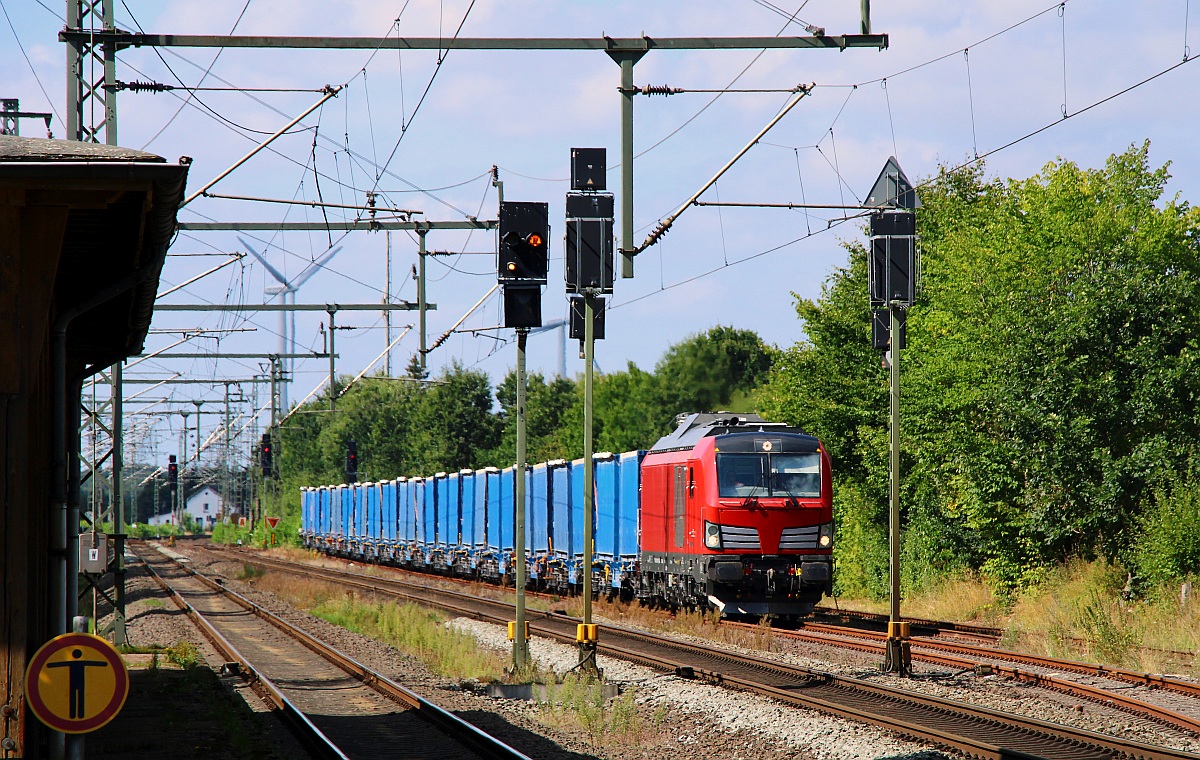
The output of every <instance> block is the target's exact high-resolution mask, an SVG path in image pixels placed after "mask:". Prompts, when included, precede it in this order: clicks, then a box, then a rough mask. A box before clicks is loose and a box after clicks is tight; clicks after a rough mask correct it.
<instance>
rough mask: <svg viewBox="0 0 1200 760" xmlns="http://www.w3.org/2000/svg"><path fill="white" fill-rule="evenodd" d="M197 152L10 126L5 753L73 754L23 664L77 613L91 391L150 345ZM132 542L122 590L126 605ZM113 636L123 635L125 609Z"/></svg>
mask: <svg viewBox="0 0 1200 760" xmlns="http://www.w3.org/2000/svg"><path fill="white" fill-rule="evenodd" d="M187 172H188V167H187V161H183V162H181V163H179V164H168V163H167V162H166V161H165V160H164V159H162V158H161V157H159V156H155V155H153V154H150V153H142V152H139V151H134V150H127V149H125V148H118V147H114V146H108V145H96V144H93V143H83V142H71V141H66V140H41V139H35V138H28V137H17V136H11V135H0V357H3V358H2V359H0V398H2V399H3V403H0V441H2V443H0V494H2V496H0V642H2V644H0V645H2V646H4V647H5V651H4V652H2V653H0V695H4V696H0V700H4V705H3V706H4V708H5V710H4V716H3V718H0V745H2V749H0V755H4V756H5V757H47V756H49V755H50V754H51V744H52V743H53V744H54V746H55V748H56V749H55V753H56V754H63V752H64V750H63V746H64V742H65V741H66V738H65V737H64V736H63V735H61V734H57V735H54V736H52V734H51V732H50V731H49V730H48V729H46V728H44V727H43V726H42V724H41V723H40V722H39V721H38V720H37V719H36V718H34V717H33V713H32V712H31V711H30V710H29V709H28V708H27V703H26V690H25V670H26V667H27V665H28V664H29V660H30V658H31V657H32V656H33V653H34V651H35V650H37V648H38V647H39V646H41V645H42V644H44V643H45V642H47V641H49V640H50V639H51V638H53V637H54V636H56V635H58V634H60V633H66V632H68V631H70V630H71V621H72V618H73V617H74V616H75V615H77V614H78V613H79V611H80V610H79V573H78V560H79V552H78V547H79V536H78V529H79V505H80V503H81V497H80V493H79V483H80V476H81V473H80V464H79V459H78V452H79V451H80V427H79V419H80V414H81V402H82V398H81V389H82V384H83V383H84V382H86V381H87V379H88V378H90V377H91V376H92V375H94V374H95V373H97V372H99V371H100V370H103V369H105V368H106V367H110V366H112V365H113V364H115V363H118V362H120V361H121V360H122V359H124V358H125V357H128V356H131V355H134V354H137V353H139V352H140V351H141V350H142V346H143V344H144V341H145V337H146V332H147V330H148V329H149V327H150V316H151V313H152V311H153V308H154V297H155V294H156V293H157V292H158V276H159V272H160V271H161V270H162V267H163V262H164V261H165V260H166V254H167V246H168V245H169V244H170V242H171V239H172V237H173V236H174V234H175V214H176V211H177V210H178V208H179V204H180V203H181V202H182V200H183V197H184V184H185V181H186V179H187ZM121 541H122V539H121V538H119V537H118V538H117V539H116V541H115V542H114V543H115V545H114V549H115V555H114V556H115V557H116V558H117V559H116V560H115V563H114V567H113V568H112V571H111V572H112V575H113V576H114V582H113V583H114V597H115V599H116V600H118V603H119V604H120V605H123V604H124V583H125V578H124V568H123V565H122V564H121V563H122V560H121V558H122V557H123V556H124V549H123V544H122V543H121ZM114 635H115V636H116V637H117V638H118V640H120V641H123V640H124V638H123V637H124V619H123V618H121V619H119V620H117V621H116V629H115V631H114Z"/></svg>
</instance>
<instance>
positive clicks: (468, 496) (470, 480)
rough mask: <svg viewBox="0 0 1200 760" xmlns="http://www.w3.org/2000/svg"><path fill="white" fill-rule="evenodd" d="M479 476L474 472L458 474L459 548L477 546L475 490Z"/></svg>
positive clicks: (467, 471) (464, 471)
mask: <svg viewBox="0 0 1200 760" xmlns="http://www.w3.org/2000/svg"><path fill="white" fill-rule="evenodd" d="M477 482H478V476H477V475H476V473H475V471H474V470H463V471H461V472H459V473H458V483H459V486H458V488H459V491H458V514H459V535H458V548H460V549H471V548H473V547H474V546H475V490H476V488H477V485H476V483H477Z"/></svg>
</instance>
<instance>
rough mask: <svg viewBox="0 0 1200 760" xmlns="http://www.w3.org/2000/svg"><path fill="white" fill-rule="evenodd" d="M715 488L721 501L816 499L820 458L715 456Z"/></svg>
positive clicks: (747, 455) (776, 455)
mask: <svg viewBox="0 0 1200 760" xmlns="http://www.w3.org/2000/svg"><path fill="white" fill-rule="evenodd" d="M717 486H718V491H719V495H720V496H721V497H722V498H746V497H750V496H759V497H781V496H783V497H786V496H794V497H797V498H805V499H809V498H819V497H820V496H821V455H820V454H819V453H816V452H814V453H811V454H718V455H717Z"/></svg>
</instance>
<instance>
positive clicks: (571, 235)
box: [564, 193, 613, 293]
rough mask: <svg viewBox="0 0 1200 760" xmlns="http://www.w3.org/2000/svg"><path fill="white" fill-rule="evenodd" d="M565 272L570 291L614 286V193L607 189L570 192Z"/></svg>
mask: <svg viewBox="0 0 1200 760" xmlns="http://www.w3.org/2000/svg"><path fill="white" fill-rule="evenodd" d="M564 273H565V275H566V280H567V292H568V293H581V292H583V291H584V290H591V291H593V292H596V293H611V292H612V289H613V196H612V195H610V194H608V193H568V194H567V254H566V266H565V268H564Z"/></svg>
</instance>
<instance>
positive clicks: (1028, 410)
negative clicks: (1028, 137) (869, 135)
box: [764, 145, 1200, 585]
mask: <svg viewBox="0 0 1200 760" xmlns="http://www.w3.org/2000/svg"><path fill="white" fill-rule="evenodd" d="M1147 149H1148V148H1147V146H1146V145H1143V146H1140V147H1133V148H1130V149H1129V150H1127V151H1126V152H1124V153H1122V154H1119V155H1115V156H1113V157H1111V158H1110V159H1109V160H1108V161H1107V162H1106V164H1105V166H1104V167H1103V168H1100V169H1091V170H1088V169H1081V168H1080V167H1078V166H1076V165H1075V164H1072V163H1070V162H1067V161H1062V160H1059V161H1056V162H1053V163H1051V164H1049V165H1047V166H1046V167H1045V169H1044V170H1043V171H1042V172H1041V173H1039V174H1038V175H1037V176H1035V177H1032V178H1029V179H1025V180H1010V181H1007V182H1001V181H999V180H989V179H987V178H985V176H984V173H983V172H984V170H983V168H982V167H977V168H974V169H967V170H962V171H957V172H949V171H946V170H943V171H941V172H939V174H938V175H937V176H936V177H934V178H933V179H932V181H931V182H930V183H928V184H927V186H926V187H925V188H924V190H923V191H922V202H923V208H922V209H921V210H920V211H919V212H918V218H917V224H918V231H919V233H920V235H921V240H922V252H923V266H924V277H925V281H924V291H923V294H922V298H921V299H920V303H919V304H918V305H916V306H914V307H912V308H911V309H910V311H909V315H908V346H907V349H906V350H905V351H903V352H902V356H901V368H902V375H903V380H902V417H903V420H902V434H903V439H902V449H903V452H904V459H903V461H902V473H903V477H904V486H903V497H902V498H903V504H904V508H905V519H906V522H907V526H908V530H909V535H908V538H907V539H906V542H905V552H906V557H907V558H908V562H907V563H906V564H907V565H908V567H909V568H910V571H911V572H910V574H909V576H908V580H909V582H915V581H918V580H919V579H918V578H917V577H916V575H917V571H918V570H919V569H925V568H929V567H940V568H955V567H973V568H978V569H982V570H983V571H984V572H985V573H986V574H988V575H989V576H990V577H992V578H993V579H995V580H996V581H997V582H998V583H1000V584H1002V585H1003V584H1010V583H1015V582H1017V581H1019V579H1020V577H1021V574H1022V573H1023V572H1026V571H1027V570H1028V569H1030V568H1036V567H1037V566H1039V565H1044V564H1046V563H1050V562H1056V561H1060V560H1063V559H1065V558H1067V557H1070V556H1075V555H1083V556H1087V555H1091V554H1097V553H1098V554H1103V555H1107V556H1109V557H1117V556H1121V555H1123V554H1125V553H1126V552H1127V550H1128V549H1129V548H1130V545H1131V543H1132V542H1133V541H1134V539H1135V537H1136V535H1137V533H1138V531H1139V530H1140V526H1142V522H1141V520H1140V513H1141V510H1142V504H1143V502H1144V501H1146V500H1147V499H1148V496H1149V494H1150V493H1151V492H1152V489H1153V488H1154V486H1155V484H1157V483H1160V482H1161V481H1162V479H1163V478H1165V477H1168V476H1170V475H1172V474H1174V473H1177V472H1180V471H1181V470H1182V469H1183V468H1185V467H1186V462H1187V459H1188V456H1189V453H1190V452H1191V451H1192V450H1193V448H1194V441H1196V440H1197V433H1200V414H1198V411H1200V410H1198V407H1197V401H1198V399H1200V374H1198V373H1197V372H1196V370H1197V369H1198V367H1197V339H1196V336H1195V329H1194V326H1195V325H1196V324H1197V321H1198V317H1200V289H1198V287H1197V282H1198V280H1197V275H1198V274H1200V272H1198V271H1197V270H1198V269H1200V260H1198V258H1197V253H1198V249H1197V243H1196V228H1197V216H1196V214H1195V213H1194V212H1193V210H1192V209H1190V208H1189V207H1188V206H1187V205H1186V204H1182V203H1177V202H1175V201H1168V202H1166V203H1161V204H1160V201H1161V197H1162V194H1163V189H1164V186H1165V183H1166V181H1167V179H1168V174H1167V171H1166V169H1165V167H1164V168H1159V169H1151V168H1150V167H1149V164H1148V160H1147ZM848 247H849V248H850V264H849V266H848V267H847V268H845V269H842V270H839V271H837V272H835V273H834V275H833V276H832V277H831V278H830V280H829V281H828V282H827V283H826V286H825V288H824V290H823V292H822V295H821V297H820V299H818V300H817V301H805V300H798V303H797V312H798V314H799V315H800V317H801V319H803V320H804V325H805V330H806V332H807V334H808V340H807V341H806V342H804V343H802V344H799V345H797V346H795V347H793V348H792V349H789V350H788V351H786V352H784V354H783V356H781V357H780V359H779V362H778V364H777V370H776V372H775V373H774V374H773V375H772V378H771V380H770V382H769V383H768V387H767V389H766V391H765V392H764V407H765V410H766V411H767V413H768V414H771V415H774V416H779V417H782V418H785V419H788V420H790V421H792V422H797V423H800V424H802V425H805V426H807V427H809V428H810V429H812V431H813V432H814V433H816V434H818V435H820V436H821V437H822V438H823V439H824V440H825V442H826V445H827V446H829V450H830V452H831V454H832V455H833V457H834V461H835V469H836V470H837V472H838V478H839V491H840V490H841V489H842V488H847V487H852V488H853V489H854V490H853V492H854V493H855V494H856V495H858V496H861V495H862V494H864V493H865V494H872V495H873V498H871V499H869V500H868V501H869V503H866V504H864V503H863V499H861V498H856V499H853V500H845V501H846V502H847V503H849V502H851V501H853V502H854V503H855V504H856V505H857V507H856V508H857V509H858V510H859V511H865V512H866V513H868V514H867V516H868V517H871V518H872V519H875V520H876V521H878V520H880V519H882V517H883V505H884V504H885V503H886V498H887V483H886V478H887V472H888V459H887V456H886V448H887V420H886V411H887V373H886V372H885V371H884V370H883V369H882V368H881V367H880V364H879V360H878V355H877V354H876V353H874V352H872V351H871V350H870V349H869V348H868V346H869V337H870V332H869V331H870V314H869V311H868V305H867V299H866V266H865V251H864V249H863V248H862V246H861V245H858V244H851V245H849V246H848ZM856 550H858V551H862V550H863V547H856ZM864 583H865V581H864Z"/></svg>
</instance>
